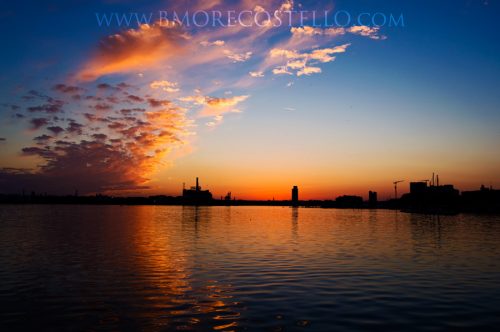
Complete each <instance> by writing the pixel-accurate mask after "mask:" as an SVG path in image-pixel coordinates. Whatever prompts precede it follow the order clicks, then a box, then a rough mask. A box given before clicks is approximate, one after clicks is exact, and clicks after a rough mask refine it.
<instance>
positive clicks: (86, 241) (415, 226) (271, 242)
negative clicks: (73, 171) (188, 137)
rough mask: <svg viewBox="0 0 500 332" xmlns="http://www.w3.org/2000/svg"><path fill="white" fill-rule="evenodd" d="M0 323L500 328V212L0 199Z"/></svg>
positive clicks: (108, 327) (143, 327)
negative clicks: (32, 202)
mask: <svg viewBox="0 0 500 332" xmlns="http://www.w3.org/2000/svg"><path fill="white" fill-rule="evenodd" d="M0 296H1V304H0V306H1V307H0V315H1V316H0V322H1V323H0V330H1V331H16V330H27V331H44V330H45V331H175V330H183V331H184V330H188V331H189V330H197V331H209V330H210V331H213V330H216V331H231V330H248V331H282V330H284V331H342V330H374V329H378V330H383V331H391V330H393V331H408V330H449V329H453V330H460V329H468V330H475V331H479V330H485V329H490V330H494V329H496V328H498V326H499V324H500V218H499V217H488V216H472V215H459V216H453V217H439V218H438V217H435V216H434V217H432V216H424V215H417V214H404V213H399V212H395V211H383V210H378V211H377V210H373V211H370V210H363V211H360V210H327V209H302V208H299V209H296V208H295V209H292V208H284V207H199V208H195V207H170V206H137V207H129V206H5V205H2V206H0Z"/></svg>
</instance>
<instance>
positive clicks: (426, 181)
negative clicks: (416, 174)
mask: <svg viewBox="0 0 500 332" xmlns="http://www.w3.org/2000/svg"><path fill="white" fill-rule="evenodd" d="M430 181H431V180H420V181H419V182H425V184H428V183H429V182H430Z"/></svg>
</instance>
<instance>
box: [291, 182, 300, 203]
mask: <svg viewBox="0 0 500 332" xmlns="http://www.w3.org/2000/svg"><path fill="white" fill-rule="evenodd" d="M292 205H294V206H297V205H299V188H298V187H297V186H293V188H292Z"/></svg>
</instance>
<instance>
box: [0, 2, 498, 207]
mask: <svg viewBox="0 0 500 332" xmlns="http://www.w3.org/2000/svg"><path fill="white" fill-rule="evenodd" d="M292 10H294V11H301V10H302V11H304V12H305V11H307V12H308V13H309V14H307V15H306V16H308V17H306V18H304V19H303V20H302V21H301V20H300V16H299V15H292V19H291V23H292V24H291V25H289V24H288V23H289V22H284V21H285V19H284V17H285V16H284V15H285V13H286V12H289V11H292ZM160 11H164V12H166V15H165V16H166V17H163V18H162V16H161V15H160ZM173 11H176V12H178V13H184V12H186V11H187V12H189V13H190V14H192V13H195V12H197V11H203V12H206V13H208V14H210V15H212V14H213V12H214V11H220V12H222V13H223V15H224V13H227V12H228V11H234V13H235V14H236V15H238V13H241V12H242V11H251V13H252V16H250V15H247V16H244V19H243V22H241V21H240V22H237V23H235V24H234V25H232V26H220V25H216V26H212V24H208V25H203V24H198V25H200V26H195V25H194V24H186V22H178V21H175V20H174V19H173V18H172V15H171V14H172V13H173ZM275 11H278V14H277V16H278V17H280V18H283V22H281V25H278V20H277V18H276V17H275V16H272V17H271V20H267V19H266V16H265V15H264V14H262V13H264V12H268V13H275ZM313 11H314V12H316V13H317V14H316V15H318V17H317V18H318V20H317V21H316V22H313V21H312V19H311V13H312V12H313ZM325 11H328V13H329V14H327V21H326V22H327V23H328V18H329V19H330V23H331V25H328V24H325V19H324V17H320V16H321V15H324V13H325ZM339 11H341V13H342V14H341V15H340V16H338V17H337V18H339V20H340V21H341V22H340V23H342V24H343V23H344V21H345V17H346V16H345V15H346V13H348V14H349V15H350V17H351V21H352V22H350V24H347V25H345V26H339V25H335V24H334V22H333V15H334V13H336V12H337V13H338V12H339ZM112 13H117V14H118V15H126V16H127V15H130V13H138V14H139V15H142V14H144V15H146V18H147V17H151V19H150V21H149V24H144V22H142V24H138V22H137V21H136V20H135V18H133V19H132V21H131V22H130V25H129V26H126V25H127V24H126V23H124V22H123V21H122V25H121V26H119V24H118V23H117V21H116V17H114V18H113V17H112V16H111V14H112ZM255 13H257V15H255ZM258 13H261V14H258ZM362 13H367V14H366V15H365V16H362V17H363V20H361V21H360V20H359V19H358V18H359V15H360V14H362ZM375 13H379V15H378V16H377V17H375V18H378V20H379V21H378V22H377V21H376V20H375V22H373V20H371V18H374V14H375ZM103 14H105V15H108V16H109V17H110V18H111V19H110V24H106V22H104V21H102V17H103V16H102V15H103ZM150 14H151V16H150ZM499 14H500V5H499V3H498V2H497V1H493V0H455V1H413V0H410V1H373V0H365V1H361V0H360V1H346V0H344V1H317V2H314V1H303V2H299V1H294V2H291V1H268V0H266V1H249V0H246V1H217V0H212V1H141V3H140V4H139V2H137V1H126V0H125V1H121V0H107V1H84V0H81V1H43V3H42V2H41V1H15V2H12V1H8V2H7V1H4V2H2V4H1V5H0V28H1V29H2V31H3V33H2V37H1V38H2V45H3V46H2V51H1V52H0V104H1V105H0V117H1V122H0V192H14V193H20V192H21V191H22V190H23V189H25V190H27V191H31V190H35V191H37V192H47V193H54V194H72V193H73V192H74V191H75V189H78V191H79V192H80V193H81V194H93V193H98V192H102V193H108V194H113V195H151V194H167V195H179V194H180V193H181V189H182V185H183V183H186V186H190V185H194V178H195V177H196V176H198V177H200V179H201V185H202V187H204V188H208V189H210V190H211V191H212V193H213V194H214V196H215V197H217V198H218V197H220V196H221V195H225V194H226V192H228V191H231V192H232V193H233V195H235V196H236V197H237V198H248V199H272V198H273V197H274V198H276V199H288V198H289V196H290V189H291V188H292V186H293V185H297V186H299V190H300V198H301V199H315V198H317V199H328V198H335V197H336V196H338V195H341V194H357V195H362V196H364V197H366V196H367V192H368V190H375V191H378V192H379V197H380V198H382V199H385V198H389V197H390V195H392V193H393V186H392V182H393V181H394V180H405V181H406V182H405V183H402V184H401V187H400V188H401V189H400V192H401V193H403V192H405V191H407V187H408V183H409V182H410V181H415V180H423V179H429V178H430V177H431V175H432V172H436V173H438V174H439V175H440V179H441V183H453V184H455V185H456V187H458V188H459V189H460V190H469V189H477V188H479V186H480V185H481V184H485V185H488V186H489V185H492V186H493V187H500V172H499V170H500V153H499V151H500V150H499V148H500V126H499V123H500V37H499V35H498V28H497V27H496V24H495V22H496V21H497V20H498V16H499ZM280 15H281V16H280ZM342 15H344V16H342ZM391 15H393V17H395V18H396V19H398V18H400V17H402V18H403V20H402V21H399V24H397V25H396V24H393V25H392V26H390V24H389V17H390V16H391ZM128 17H130V16H128ZM250 17H251V18H250ZM384 17H385V18H387V20H388V21H387V22H386V24H383V25H382V24H380V23H381V22H382V19H383V18H384ZM318 22H319V23H318ZM402 22H403V23H402ZM191 23H192V22H191ZM241 23H247V24H241ZM250 23H253V24H250ZM337 23H339V22H337ZM361 23H362V24H361ZM377 24H378V25H381V26H377ZM250 25H251V26H250Z"/></svg>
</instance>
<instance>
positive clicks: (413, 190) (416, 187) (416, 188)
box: [410, 182, 427, 195]
mask: <svg viewBox="0 0 500 332" xmlns="http://www.w3.org/2000/svg"><path fill="white" fill-rule="evenodd" d="M426 190H427V182H410V194H417V195H418V194H421V193H424V192H425V191H426Z"/></svg>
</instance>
